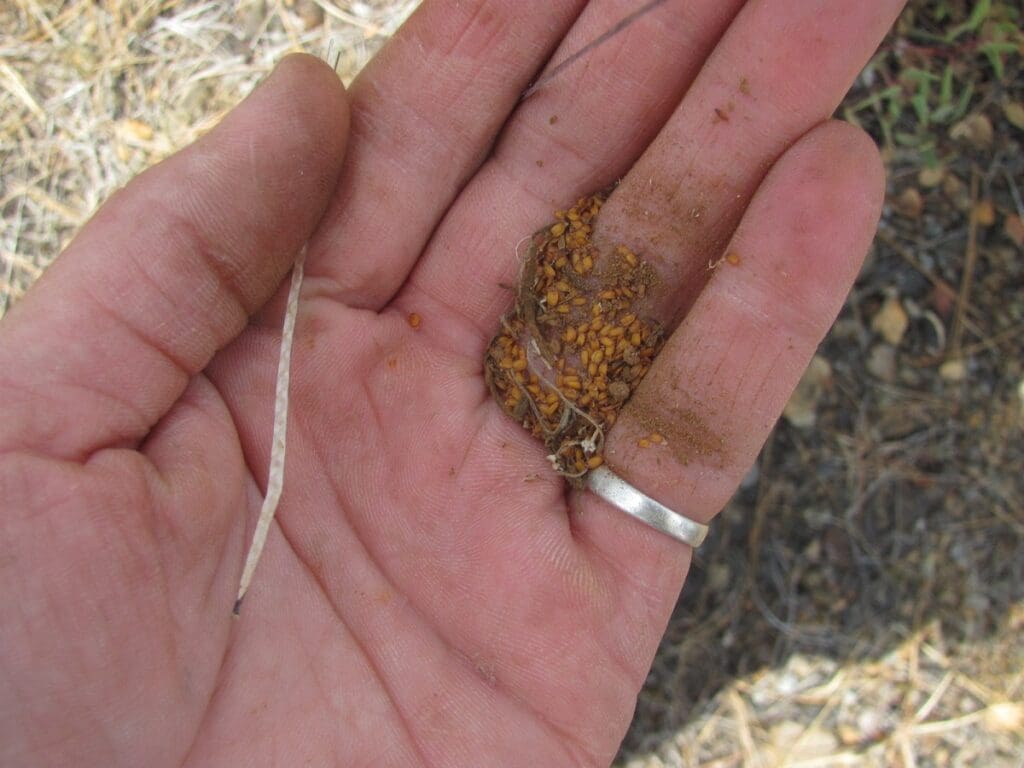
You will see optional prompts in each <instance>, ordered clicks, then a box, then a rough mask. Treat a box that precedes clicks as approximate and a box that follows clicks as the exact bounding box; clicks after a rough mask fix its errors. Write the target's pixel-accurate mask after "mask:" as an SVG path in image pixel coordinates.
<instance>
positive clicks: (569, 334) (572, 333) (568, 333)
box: [562, 325, 576, 344]
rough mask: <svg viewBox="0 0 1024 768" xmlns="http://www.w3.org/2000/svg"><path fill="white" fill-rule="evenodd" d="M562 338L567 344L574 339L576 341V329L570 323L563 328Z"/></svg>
mask: <svg viewBox="0 0 1024 768" xmlns="http://www.w3.org/2000/svg"><path fill="white" fill-rule="evenodd" d="M562 338H563V339H565V340H566V342H568V343H569V344H572V343H573V342H574V341H576V329H575V328H573V327H572V326H571V325H570V326H569V327H568V328H566V329H565V335H564V336H563V337H562Z"/></svg>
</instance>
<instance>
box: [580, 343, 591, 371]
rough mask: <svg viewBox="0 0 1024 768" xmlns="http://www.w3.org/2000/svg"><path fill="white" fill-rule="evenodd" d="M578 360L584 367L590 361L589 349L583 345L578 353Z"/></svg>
mask: <svg viewBox="0 0 1024 768" xmlns="http://www.w3.org/2000/svg"><path fill="white" fill-rule="evenodd" d="M580 362H581V363H583V367H584V368H586V367H587V364H588V363H589V362H590V350H589V349H587V348H586V347H584V348H583V351H582V352H581V353H580Z"/></svg>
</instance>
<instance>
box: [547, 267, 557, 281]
mask: <svg viewBox="0 0 1024 768" xmlns="http://www.w3.org/2000/svg"><path fill="white" fill-rule="evenodd" d="M544 274H545V275H546V276H547V278H548V280H551V279H553V278H554V277H555V275H556V274H557V273H556V272H555V268H554V267H552V266H551V265H550V264H545V265H544Z"/></svg>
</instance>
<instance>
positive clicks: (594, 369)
mask: <svg viewBox="0 0 1024 768" xmlns="http://www.w3.org/2000/svg"><path fill="white" fill-rule="evenodd" d="M587 373H589V374H590V378H594V377H595V376H597V363H594V362H591V364H590V365H588V366H587Z"/></svg>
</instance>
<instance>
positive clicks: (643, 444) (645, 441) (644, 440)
mask: <svg viewBox="0 0 1024 768" xmlns="http://www.w3.org/2000/svg"><path fill="white" fill-rule="evenodd" d="M636 444H637V445H639V446H640V447H641V448H650V447H651V441H650V440H648V439H647V438H646V437H641V438H640V439H639V440H637V442H636Z"/></svg>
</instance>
